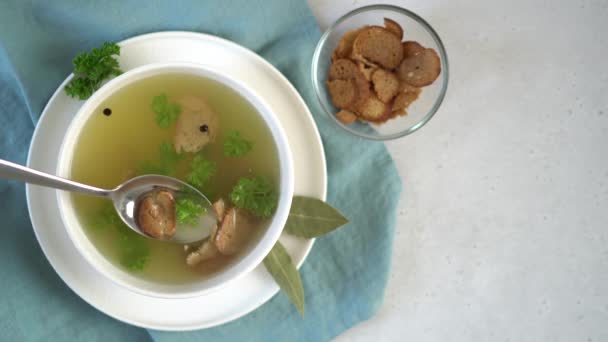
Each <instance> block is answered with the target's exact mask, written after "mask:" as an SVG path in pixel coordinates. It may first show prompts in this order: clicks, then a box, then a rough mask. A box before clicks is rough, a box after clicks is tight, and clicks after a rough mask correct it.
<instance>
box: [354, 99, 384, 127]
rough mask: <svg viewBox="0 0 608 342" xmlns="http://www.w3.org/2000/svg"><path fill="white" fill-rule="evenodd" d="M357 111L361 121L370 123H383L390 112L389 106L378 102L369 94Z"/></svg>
mask: <svg viewBox="0 0 608 342" xmlns="http://www.w3.org/2000/svg"><path fill="white" fill-rule="evenodd" d="M358 109H359V113H360V114H361V117H362V119H363V120H365V121H371V122H384V121H386V119H387V118H388V115H389V114H390V112H391V111H390V106H389V105H387V104H386V103H384V102H382V101H380V99H379V98H378V97H376V95H374V94H371V95H370V96H369V97H368V98H367V100H366V101H365V102H364V103H363V104H362V105H361V106H359V108H358Z"/></svg>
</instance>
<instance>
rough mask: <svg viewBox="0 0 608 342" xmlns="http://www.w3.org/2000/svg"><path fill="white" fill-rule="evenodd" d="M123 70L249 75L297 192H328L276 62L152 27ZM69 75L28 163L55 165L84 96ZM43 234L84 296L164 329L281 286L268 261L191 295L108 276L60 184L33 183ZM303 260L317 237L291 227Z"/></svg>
mask: <svg viewBox="0 0 608 342" xmlns="http://www.w3.org/2000/svg"><path fill="white" fill-rule="evenodd" d="M120 45H121V56H120V65H121V68H122V69H123V70H129V69H132V68H135V67H138V66H142V65H145V64H149V63H156V62H169V61H182V62H196V63H201V64H206V65H208V66H212V67H213V68H214V69H215V70H218V71H220V72H224V73H226V74H229V75H230V76H232V77H234V78H236V79H238V80H240V81H242V82H244V83H246V84H247V85H249V86H250V87H251V88H252V89H254V90H255V91H256V92H257V93H258V95H260V96H261V97H263V98H264V99H265V100H266V101H267V103H268V105H269V106H270V107H271V109H272V110H273V112H274V113H275V114H276V115H277V116H278V117H279V121H280V122H281V124H282V126H283V128H284V129H285V132H286V134H287V137H288V139H289V147H290V148H291V150H292V152H293V156H294V169H295V193H296V194H298V195H308V196H316V197H318V198H323V199H325V194H326V189H327V174H326V168H325V155H324V152H323V146H322V144H321V139H320V137H319V132H318V131H317V128H316V126H315V123H314V120H313V118H312V115H311V114H310V111H309V110H308V108H307V106H306V104H305V103H304V101H303V100H302V98H301V97H300V95H299V94H298V93H297V91H296V90H295V89H294V87H293V86H292V85H291V84H290V83H289V81H287V79H286V78H285V77H284V76H283V75H282V74H281V73H279V72H278V71H277V70H276V69H275V68H274V67H273V66H272V65H270V64H269V63H268V62H266V61H265V60H264V59H262V58H261V57H260V56H258V55H256V54H255V53H253V52H251V51H250V50H247V49H245V48H243V47H241V46H239V45H237V44H235V43H232V42H230V41H227V40H224V39H221V38H217V37H214V36H210V35H206V34H200V33H192V32H160V33H152V34H146V35H142V36H138V37H134V38H131V39H127V40H125V41H123V42H122V43H120ZM70 79H71V76H70V77H68V79H66V80H65V81H64V82H63V84H61V86H59V88H58V89H57V91H56V92H55V94H53V97H51V99H50V100H49V103H48V104H47V105H46V107H45V109H44V111H43V113H42V116H41V117H40V121H39V122H38V126H37V127H36V131H35V132H34V137H33V139H32V144H31V146H30V151H29V156H28V166H30V167H32V168H35V169H39V170H43V171H46V172H50V173H53V172H54V171H55V170H56V167H57V159H58V158H57V156H58V153H59V147H60V144H61V141H62V139H63V136H64V134H65V131H66V129H67V127H68V124H69V122H70V120H71V119H72V117H73V116H74V114H76V112H77V111H78V109H79V108H80V106H81V105H82V102H80V101H75V100H72V99H71V98H69V97H67V96H66V95H65V93H64V91H63V86H64V85H65V84H66V82H68V81H69V80H70ZM26 193H27V201H28V207H29V211H30V217H31V220H32V225H33V227H34V231H35V233H36V237H37V239H38V242H39V243H40V246H41V247H42V250H43V251H44V254H45V255H46V257H47V259H48V260H49V262H50V263H51V265H52V266H53V268H54V269H55V271H56V272H57V273H58V274H59V276H60V277H61V278H62V279H63V281H65V283H66V284H67V285H68V286H69V287H70V288H72V290H74V292H76V294H78V295H79V296H80V297H81V298H82V299H84V300H85V301H86V302H88V303H89V304H91V305H92V306H94V307H96V308H97V309H99V310H100V311H102V312H104V313H106V314H107V315H109V316H112V317H114V318H116V319H118V320H121V321H124V322H127V323H130V324H133V325H137V326H140V327H145V328H152V329H158V330H193V329H202V328H208V327H212V326H215V325H219V324H222V323H226V322H229V321H231V320H234V319H236V318H239V317H241V316H243V315H245V314H247V313H249V312H251V311H253V310H254V309H256V308H257V307H259V306H260V305H262V304H264V303H265V302H266V301H268V300H269V299H270V298H271V297H272V296H273V295H274V294H275V293H276V292H277V291H278V287H277V285H276V284H275V283H274V281H273V280H272V278H271V277H270V275H269V274H268V273H267V272H266V270H265V269H264V268H263V266H262V265H260V266H258V267H257V268H256V269H255V270H254V271H252V272H251V273H249V274H247V275H246V276H244V277H241V278H239V279H238V280H235V281H233V282H232V283H230V284H228V285H227V286H225V287H222V288H221V289H219V290H217V291H215V292H212V293H210V294H208V295H205V296H201V297H196V298H188V299H162V298H151V297H146V296H143V295H140V294H137V293H134V292H131V291H129V290H126V289H124V288H122V287H120V286H118V285H116V284H114V283H113V282H111V281H109V280H107V279H106V278H104V277H102V275H101V274H99V273H98V272H97V271H95V270H93V269H92V268H91V267H90V266H89V264H88V263H87V262H86V261H85V260H84V259H83V258H82V257H81V256H80V255H79V254H78V252H77V251H76V248H75V247H74V246H73V245H72V242H71V241H70V239H69V237H68V235H67V233H66V231H65V228H64V226H63V223H62V221H61V219H60V217H59V208H58V205H57V196H56V195H55V191H54V190H49V189H46V188H41V187H38V186H30V185H28V186H27V187H26ZM281 242H282V243H284V244H285V247H286V248H287V249H288V251H289V253H290V254H291V256H292V258H293V259H294V261H295V262H296V263H297V265H298V267H299V266H300V265H301V264H302V263H303V262H304V259H305V258H306V256H307V255H308V252H309V251H310V249H311V248H312V244H313V242H314V241H313V240H305V239H298V238H295V237H291V236H286V235H285V234H283V236H282V237H281Z"/></svg>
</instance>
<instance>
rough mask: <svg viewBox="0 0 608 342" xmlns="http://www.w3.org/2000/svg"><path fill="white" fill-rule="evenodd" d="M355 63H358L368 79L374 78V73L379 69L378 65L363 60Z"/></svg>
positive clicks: (358, 66)
mask: <svg viewBox="0 0 608 342" xmlns="http://www.w3.org/2000/svg"><path fill="white" fill-rule="evenodd" d="M355 64H357V68H358V69H359V71H360V72H361V74H363V76H364V77H365V79H366V80H368V81H371V80H372V74H373V73H374V71H376V70H377V69H378V67H377V66H374V65H370V64H366V63H365V62H361V61H357V62H356V63H355Z"/></svg>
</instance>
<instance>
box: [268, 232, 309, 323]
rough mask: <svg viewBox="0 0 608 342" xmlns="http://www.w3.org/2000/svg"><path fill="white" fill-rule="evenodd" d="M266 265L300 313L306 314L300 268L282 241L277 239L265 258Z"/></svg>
mask: <svg viewBox="0 0 608 342" xmlns="http://www.w3.org/2000/svg"><path fill="white" fill-rule="evenodd" d="M264 266H266V269H267V270H268V273H270V274H271V275H272V277H273V278H274V281H275V282H276V283H277V284H278V285H279V287H280V288H281V290H282V291H283V292H284V293H285V294H286V295H287V297H288V298H289V300H290V301H291V302H292V303H293V305H294V306H295V307H296V308H297V309H298V311H299V312H300V315H302V316H304V288H303V287H302V280H301V279H300V273H298V269H297V268H296V266H295V265H294V264H293V262H292V261H291V257H290V256H289V254H288V253H287V251H286V250H285V247H283V245H282V244H281V243H280V242H278V241H277V243H276V244H275V245H274V247H272V250H271V251H270V253H268V255H267V256H266V257H265V258H264Z"/></svg>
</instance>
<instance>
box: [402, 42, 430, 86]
mask: <svg viewBox="0 0 608 342" xmlns="http://www.w3.org/2000/svg"><path fill="white" fill-rule="evenodd" d="M416 44H417V43H416ZM412 46H413V44H412ZM440 73H441V61H440V59H439V55H437V52H435V50H433V49H423V50H418V51H416V50H415V49H411V53H410V52H408V53H407V55H406V57H405V58H403V61H402V62H401V64H400V65H399V68H398V69H397V75H398V76H399V78H400V79H401V80H403V81H405V82H407V83H408V84H410V85H413V86H415V87H424V86H427V85H430V84H431V83H433V82H434V81H435V80H436V79H437V77H439V74H440Z"/></svg>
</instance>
